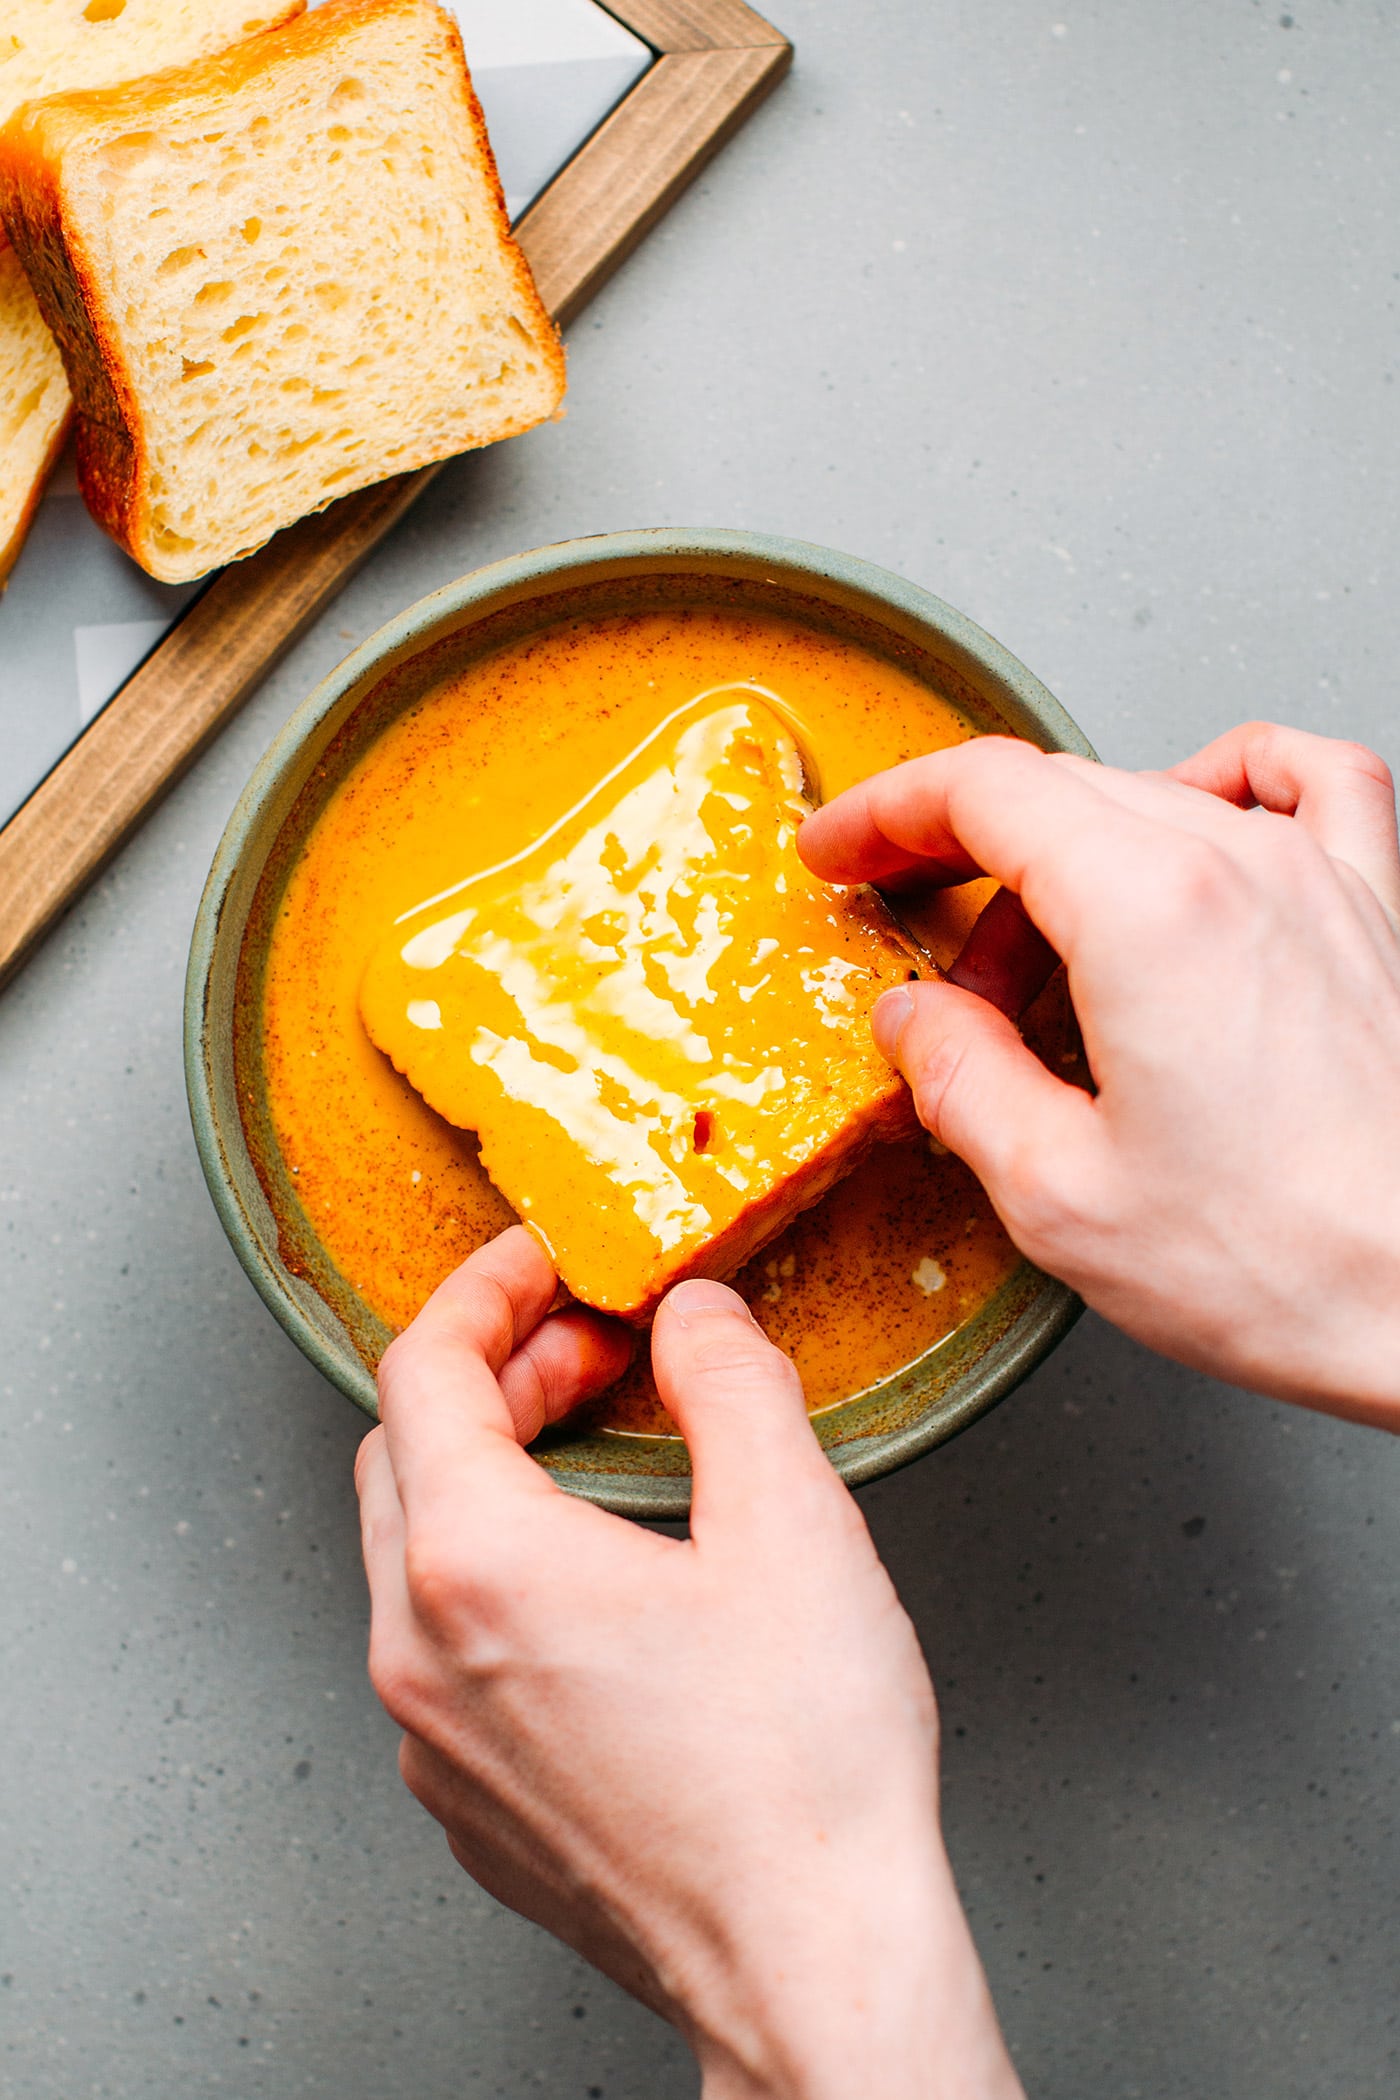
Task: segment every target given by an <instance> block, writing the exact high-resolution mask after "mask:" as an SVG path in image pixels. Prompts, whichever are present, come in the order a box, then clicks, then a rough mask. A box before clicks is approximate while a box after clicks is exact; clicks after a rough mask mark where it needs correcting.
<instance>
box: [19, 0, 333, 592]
mask: <svg viewBox="0 0 1400 2100" xmlns="http://www.w3.org/2000/svg"><path fill="white" fill-rule="evenodd" d="M305 6H306V0H261V4H260V0H4V7H3V11H0V125H3V124H4V123H5V122H6V121H7V120H8V119H9V118H10V117H11V116H12V115H13V114H14V112H15V110H16V109H18V107H19V105H20V104H21V103H22V102H28V101H30V100H31V99H33V98H34V97H36V96H41V95H52V94H56V93H58V92H59V91H61V90H66V89H71V88H93V87H110V86H111V85H113V84H114V83H115V82H117V81H121V80H132V79H134V78H135V77H136V75H137V74H139V73H149V72H151V71H153V70H154V69H155V68H156V67H157V66H169V65H175V64H182V63H183V62H184V61H185V60H187V59H191V58H202V57H203V56H204V55H205V54H206V53H207V52H210V51H222V50H223V49H224V48H225V46H226V45H228V44H233V43H236V42H237V41H238V39H239V38H240V37H244V36H251V35H253V34H254V33H255V32H256V31H257V30H261V29H271V28H273V27H274V26H275V25H276V24H277V23H279V22H286V21H290V20H291V18H292V17H293V16H294V15H299V14H301V13H302V11H303V9H304V8H305ZM72 405H73V404H72V397H71V395H70V394H69V391H68V382H67V380H66V379H65V377H64V373H63V362H62V359H61V358H60V356H59V354H58V347H57V345H56V344H55V342H54V340H53V337H52V336H51V335H50V334H49V331H48V329H47V328H46V327H45V326H44V322H43V320H42V318H41V316H40V313H39V309H38V307H37V306H36V304H35V302H34V294H33V293H32V291H31V290H30V289H29V286H28V284H27V283H26V282H25V278H24V274H23V272H22V271H21V269H20V266H19V264H18V262H17V261H16V259H15V257H14V255H13V254H12V253H10V252H9V248H8V236H7V235H6V233H5V229H4V226H3V225H0V585H3V584H4V582H5V579H6V577H7V576H8V575H9V572H10V570H11V569H12V568H13V567H14V564H15V560H16V558H17V556H18V554H19V550H20V547H21V546H22V545H23V542H24V535H25V533H26V532H27V531H28V529H29V521H30V519H31V518H32V517H33V515H34V512H35V509H36V508H37V506H38V502H39V498H40V497H41V496H42V495H43V493H44V484H45V482H46V481H47V480H48V477H49V474H50V472H51V470H52V468H53V464H54V462H55V460H56V459H57V458H58V455H59V453H60V452H61V451H62V449H63V440H64V437H65V436H66V434H67V430H68V426H69V422H70V421H71V416H72Z"/></svg>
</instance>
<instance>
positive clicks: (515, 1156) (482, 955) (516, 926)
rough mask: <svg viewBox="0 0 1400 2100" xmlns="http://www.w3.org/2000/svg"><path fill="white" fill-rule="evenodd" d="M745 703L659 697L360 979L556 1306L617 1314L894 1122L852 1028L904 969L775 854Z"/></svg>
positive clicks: (769, 710)
mask: <svg viewBox="0 0 1400 2100" xmlns="http://www.w3.org/2000/svg"><path fill="white" fill-rule="evenodd" d="M769 698H770V696H768V695H766V694H763V693H762V692H761V691H759V690H757V689H755V688H753V687H728V688H725V689H722V690H721V691H719V692H711V693H708V694H704V695H701V696H700V698H699V699H698V700H696V701H694V702H692V703H690V704H689V705H688V706H686V707H683V708H681V709H679V710H677V711H676V712H675V713H673V714H672V715H670V716H669V717H668V718H667V719H666V720H665V721H663V722H662V723H661V724H660V725H659V726H658V727H657V728H656V729H655V730H653V731H652V733H651V735H650V736H648V737H647V738H646V739H645V741H644V742H643V743H642V745H641V746H640V747H639V748H638V749H637V750H635V751H634V752H632V753H631V754H630V755H629V756H628V757H627V758H625V759H624V760H623V761H622V762H621V763H620V764H619V765H617V766H616V767H614V768H613V770H612V771H611V773H610V774H609V775H608V776H607V778H606V779H605V781H604V782H603V783H602V784H601V785H600V786H599V788H597V789H596V790H595V791H594V792H593V793H592V794H590V795H589V796H587V797H586V798H585V799H584V801H582V802H581V803H579V804H577V805H576V806H575V808H574V809H572V810H571V811H569V812H568V813H567V814H566V815H564V816H563V817H561V818H559V819H558V820H557V821H556V822H555V823H554V824H552V825H551V826H550V828H549V829H548V831H546V832H545V834H544V835H543V837H542V838H540V839H539V840H538V841H536V843H535V844H534V845H533V846H531V847H529V848H527V849H525V850H524V851H523V852H520V853H518V854H515V855H513V856H512V857H511V858H510V859H508V860H506V861H504V862H502V863H499V864H498V865H496V866H495V867H492V868H489V869H487V870H485V871H483V872H482V873H480V874H477V875H473V876H471V877H469V878H467V879H466V880H465V881H463V882H462V883H460V884H457V885H455V886H454V887H453V888H452V889H451V890H450V891H448V892H446V893H442V892H440V893H439V894H438V895H436V896H435V897H433V898H431V899H430V900H429V901H428V902H427V903H426V904H424V905H422V906H420V907H418V908H417V909H415V910H413V911H411V912H409V913H407V914H405V915H403V917H402V918H401V920H400V923H399V924H398V926H397V927H396V928H395V930H394V931H393V933H392V934H391V935H390V936H389V938H388V939H387V940H385V941H384V942H383V943H382V945H381V946H380V947H379V949H378V950H377V952H376V953H375V955H374V956H373V958H372V959H371V961H370V964H369V966H368V968H367V970H366V973H365V978H364V982H363V984H362V987H361V992H360V1009H361V1013H362V1015H363V1018H364V1021H365V1025H366V1027H367V1029H368V1031H369V1034H370V1036H371V1037H372V1039H373V1040H374V1041H375V1042H376V1043H377V1044H378V1045H379V1046H380V1048H381V1049H383V1050H384V1051H386V1052H387V1054H388V1055H389V1056H390V1057H391V1058H392V1060H393V1062H394V1064H395V1065H396V1066H397V1067H398V1069H399V1070H400V1071H401V1072H403V1073H404V1074H405V1075H406V1077H407V1078H408V1079H409V1081H410V1083H411V1084H412V1085H413V1086H414V1087H415V1088H416V1089H417V1091H418V1092H419V1093H420V1094H421V1095H422V1096H423V1098H424V1099H425V1100H426V1101H427V1102H428V1103H429V1104H430V1106H431V1107H433V1108H434V1109H436V1110H437V1112H438V1113H439V1114H440V1115H442V1116H445V1117H446V1118H447V1120H448V1121H449V1122H451V1123H454V1124H456V1125H457V1126H458V1127H460V1128H463V1129H468V1130H475V1131H477V1132H478V1133H479V1136H480V1139H481V1148H482V1151H481V1157H482V1163H483V1165H484V1166H485V1167H486V1169H487V1171H488V1172H489V1173H490V1175H491V1178H492V1180H493V1181H494V1182H495V1183H496V1185H497V1187H498V1188H499V1189H500V1190H501V1191H502V1193H503V1194H504V1195H505V1196H506V1198H507V1200H508V1201H509V1202H510V1203H511V1204H512V1205H513V1207H514V1208H515V1209H516V1211H517V1212H518V1213H519V1214H520V1216H521V1217H523V1218H524V1219H525V1220H526V1221H527V1223H529V1224H530V1225H531V1227H532V1228H533V1229H534V1230H535V1231H536V1232H537V1233H538V1235H539V1237H540V1238H541V1240H542V1241H543V1243H544V1245H545V1247H546V1248H547V1250H548V1251H549V1253H550V1256H551V1258H552V1259H553V1261H554V1263H555V1265H556V1267H557V1268H558V1270H559V1272H560V1275H561V1276H562V1278H563V1279H564V1281H565V1282H566V1283H567V1285H568V1286H569V1288H570V1289H571V1290H572V1291H573V1293H574V1295H575V1296H577V1297H579V1298H581V1299H583V1300H584V1301H586V1302H587V1303H589V1304H592V1305H596V1306H599V1307H600V1308H602V1309H604V1310H607V1311H611V1312H616V1313H620V1314H621V1315H622V1316H623V1317H626V1318H632V1319H635V1320H639V1321H640V1320H645V1319H646V1318H647V1317H649V1315H650V1313H651V1311H652V1310H654V1308H655V1304H656V1302H657V1301H658V1299H659V1298H660V1296H661V1294H662V1293H663V1292H664V1291H665V1290H666V1289H667V1288H668V1287H669V1286H670V1284H671V1283H673V1282H675V1281H676V1280H677V1278H678V1277H679V1276H680V1275H682V1274H700V1273H703V1274H727V1273H730V1272H732V1270H733V1269H734V1268H735V1267H737V1266H738V1265H739V1263H740V1262H741V1261H742V1260H744V1259H745V1258H746V1256H747V1255H748V1254H750V1253H751V1252H752V1251H753V1249H754V1248H755V1247H757V1246H759V1245H761V1244H762V1243H763V1241H764V1240H766V1239H768V1238H770V1237H772V1235H773V1234H774V1233H776V1232H778V1231H780V1230H782V1228H783V1227H784V1226H785V1225H786V1224H787V1223H788V1222H789V1220H790V1219H791V1218H792V1217H793V1216H795V1215H796V1213H797V1212H798V1211H799V1210H801V1209H804V1208H805V1207H806V1206H807V1205H809V1204H810V1203H813V1202H815V1201H816V1200H817V1198H818V1197H819V1196H820V1195H822V1194H823V1193H824V1192H825V1190H826V1189H827V1188H828V1187H830V1185H831V1184H832V1182H833V1181H835V1180H836V1179H837V1178H839V1176H840V1175H841V1174H843V1173H844V1172H846V1171H847V1170H848V1169H849V1168H850V1167H851V1166H853V1165H854V1164H855V1163H856V1161H857V1160H858V1159H859V1158H860V1157H861V1156H863V1154H864V1152H865V1151H866V1150H868V1149H869V1146H870V1145H871V1144H872V1143H873V1142H874V1141H875V1140H876V1139H877V1138H880V1137H886V1138H892V1137H894V1136H897V1135H899V1134H901V1133H903V1132H907V1131H908V1130H909V1129H910V1128H911V1127H913V1113H912V1107H911V1105H910V1103H909V1100H908V1096H907V1094H906V1092H905V1089H904V1087H903V1085H902V1083H901V1082H900V1081H899V1080H898V1079H897V1078H896V1077H895V1076H894V1075H893V1074H892V1073H891V1071H890V1069H889V1067H888V1066H887V1065H886V1063H885V1061H884V1059H883V1058H882V1057H881V1056H880V1054H879V1052H878V1051H877V1050H876V1048H875V1045H874V1042H873V1040H872V1038H871V1035H870V1030H869V1025H868V1022H869V1014H870V1009H871V1007H872V1006H873V1005H874V1002H875V1000H876V999H877V998H878V997H879V995H880V993H881V992H882V991H884V990H887V989H888V988H889V987H890V986H892V985H894V984H898V983H901V982H903V981H905V980H906V979H907V978H908V977H909V976H910V975H913V974H917V969H918V965H919V963H920V962H921V961H922V962H923V967H924V968H925V970H927V969H929V968H930V965H929V964H928V963H927V960H926V959H925V958H922V957H920V956H919V955H918V954H917V951H914V950H913V949H912V948H911V946H910V944H909V943H908V941H907V940H906V939H905V938H904V937H903V936H902V935H901V934H900V933H899V932H898V930H897V929H896V928H895V926H894V924H893V922H892V921H891V920H890V919H889V917H888V915H887V913H886V912H885V910H884V908H883V906H882V905H881V904H880V902H879V900H878V899H877V898H876V897H875V896H874V895H873V893H871V892H869V891H864V890H851V891H845V890H839V889H835V888H832V887H831V886H829V885H827V884H823V883H820V882H818V881H817V880H816V879H815V877H813V876H812V875H810V874H809V873H808V872H807V870H806V869H805V868H804V867H803V865H802V863H801V861H800V860H799V859H798V856H797V852H796V845H795V841H796V836H797V830H798V826H799V825H800V823H801V821H802V819H803V817H804V816H805V815H806V814H808V812H809V810H810V807H811V805H810V802H809V801H808V799H807V795H806V782H805V778H804V763H803V757H802V753H801V751H800V750H799V747H798V745H797V742H796V740H795V738H794V736H793V733H792V731H791V729H790V728H789V727H788V725H787V724H786V722H784V721H783V720H782V719H781V718H780V716H779V715H778V714H777V713H776V712H775V711H774V709H773V707H772V706H770V705H769V704H768V702H769Z"/></svg>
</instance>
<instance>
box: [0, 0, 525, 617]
mask: <svg viewBox="0 0 1400 2100" xmlns="http://www.w3.org/2000/svg"><path fill="white" fill-rule="evenodd" d="M21 125H22V126H24V127H25V128H26V130H27V132H28V137H27V139H26V140H25V141H23V142H22V145H21V157H23V156H24V155H25V154H26V153H27V154H28V155H29V156H32V158H33V159H34V160H37V162H38V164H39V167H40V170H41V172H40V173H39V174H38V175H37V176H36V175H34V174H32V173H31V174H29V175H28V177H27V180H28V182H29V184H30V187H31V189H32V190H36V191H37V190H38V189H40V188H42V189H43V190H45V191H46V192H47V195H48V196H49V197H50V198H51V199H53V200H54V201H55V204H56V209H57V213H58V216H59V220H60V222H61V240H62V246H63V249H64V250H65V251H66V253H65V258H64V260H63V261H62V262H60V264H59V266H58V271H59V274H60V275H63V274H66V275H67V276H68V278H69V281H70V283H71V282H72V281H74V280H76V281H79V282H81V285H82V290H83V302H82V303H83V309H84V311H85V314H86V316H87V319H86V322H84V321H83V319H82V318H81V317H80V318H79V320H78V326H79V328H80V329H81V328H83V327H84V326H86V327H88V328H90V330H91V335H92V342H91V344H90V345H87V346H85V345H84V344H82V343H81V342H80V343H78V344H76V345H72V344H69V343H67V342H65V347H66V348H68V349H69V352H70V355H69V364H70V371H72V373H73V376H74V381H75V391H76V394H77V399H78V410H79V419H80V420H79V466H80V473H81V474H82V476H83V482H84V491H85V493H87V494H88V495H89V498H90V501H92V503H93V507H94V509H95V511H96V513H97V514H98V515H99V517H100V518H101V520H102V522H103V523H105V524H107V525H108V527H109V529H112V530H114V531H115V532H116V533H117V535H118V537H119V538H121V539H122V540H123V541H124V543H125V544H126V545H127V546H128V548H129V549H130V551H131V552H132V553H133V554H134V555H135V556H136V558H137V560H139V561H140V562H142V564H143V565H144V566H145V567H146V568H147V569H148V570H149V571H150V572H151V573H152V574H153V575H155V576H158V577H161V578H163V579H165V580H167V581H180V580H185V579H187V578H190V577H194V576H198V575H202V574H203V573H204V572H205V571H207V570H209V569H211V568H214V567H216V566H218V565H219V564H221V563H223V562H226V561H230V560H233V559H236V558H237V557H239V556H240V555H243V554H247V553H250V552H251V551H252V550H253V549H254V548H256V547H258V546H260V545H262V543H263V542H264V541H266V540H267V539H269V538H270V537H271V535H272V534H273V533H274V532H276V531H278V530H280V528H281V527H283V526H284V525H288V524H290V523H292V521H293V520H294V519H296V518H299V517H302V516H304V515H305V514H306V513H307V512H309V511H315V510H319V509H321V508H323V507H324V506H325V505H326V504H327V503H329V502H331V501H333V500H334V499H335V498H336V497H337V496H342V495H346V494H348V493H349V492H350V491H351V490H354V489H358V488H363V487H365V486H366V485H368V484H369V483H371V482H375V481H379V480H382V479H384V478H385V477H386V476H388V475H392V474H396V473H400V472H404V471H406V470H409V469H412V468H415V467H420V466H423V465H426V464H427V463H428V462H430V461H434V460H440V459H445V458H448V457H450V456H451V455H452V454H454V453H457V452H461V451H465V450H467V449H469V448H471V447H473V446H477V445H482V444H487V443H489V442H491V441H492V440H494V439H496V438H500V437H507V436H510V435H513V434H514V433H515V432H517V431H520V430H524V429H526V428H528V427H529V426H530V425H531V424H534V423H537V422H539V421H541V420H542V419H544V418H545V417H547V416H549V415H551V414H552V413H553V412H554V411H555V409H556V408H557V406H558V403H559V400H560V397H561V395H562V393H563V386H564V372H563V354H562V351H561V349H560V346H559V342H558V337H557V334H556V332H555V330H554V327H553V324H552V322H551V321H550V320H549V317H548V315H547V314H546V313H545V311H544V308H543V307H542V305H541V304H540V301H539V297H538V295H537V293H536V291H535V288H534V284H533V281H532V279H531V277H530V274H529V270H528V267H527V265H526V263H525V260H524V257H523V256H522V254H521V253H520V250H519V249H518V247H517V246H516V244H515V243H514V241H513V240H512V239H511V236H510V230H509V223H508V221H507V218H506V213H505V205H504V201H503V199H502V197H501V191H500V185H499V182H498V180H497V177H496V170H495V164H494V161H493V159H492V157H491V150H490V146H489V144H488V142H487V138H486V133H485V128H484V126H483V124H482V121H481V115H480V110H479V108H478V106H477V103H476V100H475V96H474V94H473V92H472V89H471V84H470V81H469V79H468V76H467V71H466V64H465V60H464V58H463V55H462V45H461V39H460V36H459V34H458V31H457V28H456V25H455V24H454V23H453V22H452V20H451V19H450V17H448V16H447V15H446V14H445V13H444V12H443V10H442V9H441V8H439V7H437V6H436V5H434V4H433V0H329V4H328V5H327V6H325V7H323V8H320V9H318V10H316V11H315V12H313V13H311V14H308V15H305V16H303V17H302V18H301V19H300V20H298V21H296V22H293V23H292V24H291V25H290V26H288V27H287V28H285V29H282V30H279V31H274V32H273V33H271V34H269V35H267V36H263V37H258V38H256V39H254V40H253V41H251V42H249V43H245V44H242V45H240V46H238V47H236V48H235V49H233V50H230V51H226V52H224V53H223V54H222V55H221V56H219V57H216V58H213V59H209V60H206V61H203V62H202V63H200V64H198V65H194V66H190V67H186V68H182V69H179V70H176V71H171V72H167V73H165V74H163V75H160V76H158V78H156V79H154V80H151V81H144V82H138V83H134V84H133V85H131V86H128V87H127V88H124V89H118V90H115V91H113V92H112V93H110V94H106V95H103V96H82V97H66V96H65V97H59V98H56V99H55V100H53V101H50V102H49V103H47V104H45V105H43V108H42V110H41V111H39V112H38V113H37V116H36V115H35V114H34V113H32V112H31V113H30V116H29V118H28V119H21ZM13 136H14V134H13V133H12V134H11V138H12V139H13ZM50 254H51V244H49V243H46V242H44V241H36V242H35V243H34V244H33V249H32V252H31V253H29V254H27V255H26V261H27V263H28V264H29V266H30V268H31V270H37V272H38V274H39V276H40V277H42V276H43V275H44V273H45V271H46V270H47V269H48V268H49V267H50V262H49V257H50ZM62 293H63V287H62V285H61V284H59V283H55V285H54V297H53V301H52V309H51V311H52V313H53V314H55V315H59V314H62V313H71V312H73V311H74V306H73V302H72V301H71V300H69V301H68V302H67V304H66V305H65V302H64V299H63V296H62ZM58 325H59V332H60V339H61V340H63V339H64V335H63V327H62V325H61V323H60V324H58ZM85 368H86V369H87V370H88V371H89V372H90V375H91V384H89V385H85V384H84V371H85ZM114 408H115V410H116V412H117V414H118V415H119V417H120V420H121V422H122V423H123V425H124V426H125V428H124V431H123V432H122V433H117V434H115V435H116V438H117V442H116V443H115V444H114V443H113V435H114V434H113V433H111V432H110V431H109V430H107V429H106V428H104V427H97V428H94V429H92V430H89V431H88V432H87V433H86V437H87V440H88V442H87V443H86V444H85V433H84V429H83V418H84V417H85V416H88V417H91V418H92V419H93V421H94V423H95V424H97V425H99V426H100V425H102V424H103V422H104V419H105V422H106V423H110V419H111V416H112V414H113V410H114ZM85 453H86V454H87V458H86V459H85ZM114 481H115V482H116V484H117V486H116V489H115V492H114V491H113V482H114ZM123 483H124V484H125V485H124V486H123V485H122V484H123Z"/></svg>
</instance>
